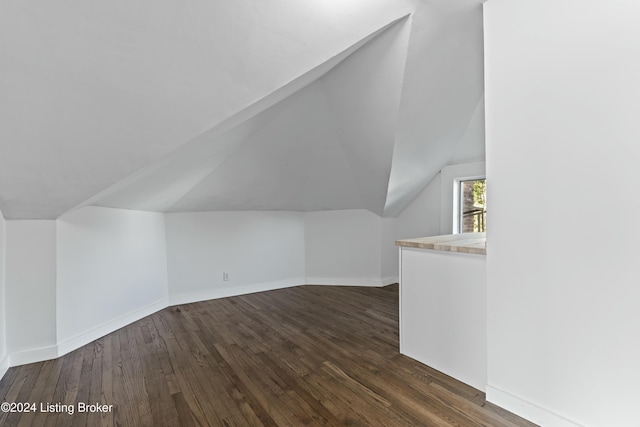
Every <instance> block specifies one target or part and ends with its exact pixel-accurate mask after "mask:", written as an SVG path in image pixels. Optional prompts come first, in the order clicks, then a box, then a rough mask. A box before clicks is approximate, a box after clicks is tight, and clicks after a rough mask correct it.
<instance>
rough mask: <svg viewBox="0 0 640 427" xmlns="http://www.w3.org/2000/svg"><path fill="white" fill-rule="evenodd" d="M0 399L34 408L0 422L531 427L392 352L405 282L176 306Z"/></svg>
mask: <svg viewBox="0 0 640 427" xmlns="http://www.w3.org/2000/svg"><path fill="white" fill-rule="evenodd" d="M0 398H1V399H2V400H3V401H6V402H16V403H18V402H22V403H30V404H33V403H35V404H36V405H37V408H36V409H37V410H36V411H35V412H31V413H0V425H2V426H13V425H19V426H172V427H173V426H302V425H326V426H385V427H389V426H392V427H393V426H463V427H468V426H491V427H499V426H511V427H513V426H533V424H531V423H528V422H527V421H524V420H522V419H521V418H518V417H516V416H515V415H513V414H510V413H508V412H506V411H504V410H502V409H500V408H498V407H496V406H493V405H491V404H489V403H486V402H485V397H484V394H483V393H481V392H479V391H478V390H475V389H473V388H471V387H469V386H466V385H464V384H462V383H460V382H458V381H455V380H453V379H452V378H450V377H448V376H446V375H444V374H442V373H440V372H438V371H435V370H433V369H431V368H429V367H427V366H424V365H422V364H420V363H418V362H415V361H414V360H412V359H410V358H408V357H405V356H402V355H400V354H399V353H398V286H397V285H392V286H387V287H385V288H358V287H329V286H301V287H296V288H287V289H281V290H276V291H270V292H263V293H257V294H252V295H245V296H239V297H233V298H225V299H219V300H212V301H205V302H199V303H195V304H185V305H181V306H175V307H169V308H167V309H164V310H162V311H159V312H158V313H155V314H153V315H151V316H149V317H146V318H144V319H142V320H140V321H138V322H135V323H133V324H131V325H129V326H127V327H125V328H122V329H120V330H118V331H116V332H114V333H112V334H110V335H107V336H105V337H103V338H101V339H99V340H97V341H95V342H93V343H91V344H88V345H86V346H84V347H82V348H80V349H78V350H76V351H74V352H72V353H69V354H67V355H65V356H64V357H61V358H59V359H56V360H51V361H47V362H41V363H35V364H31V365H25V366H19V367H15V368H11V369H9V371H8V372H7V374H6V375H5V377H4V378H3V380H2V381H1V382H0ZM79 402H82V403H87V404H96V403H99V404H102V405H113V407H112V409H111V410H107V411H106V412H87V411H84V412H79V411H78V409H79ZM41 404H42V405H45V408H46V407H47V404H50V405H51V406H49V408H50V409H51V411H49V412H42V411H41V407H40V405H41ZM56 405H57V406H56ZM65 405H66V406H65ZM69 408H71V409H72V410H73V411H72V412H73V414H70V413H69V412H71V411H70V410H69ZM106 408H108V406H107V407H106ZM56 410H58V412H56Z"/></svg>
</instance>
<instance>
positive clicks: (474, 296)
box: [400, 247, 487, 391]
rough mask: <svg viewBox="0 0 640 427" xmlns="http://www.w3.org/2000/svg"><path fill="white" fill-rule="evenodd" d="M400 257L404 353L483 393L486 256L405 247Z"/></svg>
mask: <svg viewBox="0 0 640 427" xmlns="http://www.w3.org/2000/svg"><path fill="white" fill-rule="evenodd" d="M401 258H402V273H401V280H402V282H401V284H400V352H401V353H402V354H406V355H407V356H409V357H412V358H414V359H416V360H418V361H419V362H422V363H424V364H426V365H429V366H431V367H432V368H435V369H437V370H439V371H441V372H444V373H445V374H447V375H450V376H452V377H454V378H456V379H458V380H460V381H462V382H464V383H466V384H469V385H471V386H473V387H475V388H477V389H479V390H483V391H484V390H485V386H486V384H487V338H486V315H487V312H486V258H485V256H484V255H471V254H462V253H451V252H440V251H431V250H423V249H414V248H405V247H403V248H402V250H401Z"/></svg>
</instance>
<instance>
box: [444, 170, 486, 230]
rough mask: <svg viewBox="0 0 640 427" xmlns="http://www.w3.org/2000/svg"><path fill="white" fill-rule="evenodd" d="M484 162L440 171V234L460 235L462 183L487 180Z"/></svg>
mask: <svg viewBox="0 0 640 427" xmlns="http://www.w3.org/2000/svg"><path fill="white" fill-rule="evenodd" d="M486 175H487V174H486V166H485V162H484V161H477V162H469V163H459V164H454V165H447V166H445V167H444V168H442V170H441V171H440V185H441V187H440V234H460V223H459V221H458V219H457V218H458V215H459V212H460V181H469V180H474V179H487V177H486Z"/></svg>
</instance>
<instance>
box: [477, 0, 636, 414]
mask: <svg viewBox="0 0 640 427" xmlns="http://www.w3.org/2000/svg"><path fill="white" fill-rule="evenodd" d="M638 22H640V2H633V1H626V0H610V1H606V2H602V1H600V0H581V1H575V0H489V2H488V3H486V4H485V32H486V33H485V41H486V75H487V81H486V99H487V179H488V180H489V185H488V191H489V194H488V202H489V204H490V207H491V208H490V214H491V224H490V227H489V228H488V235H487V240H488V248H487V249H488V255H487V262H488V265H487V268H488V313H489V314H488V333H489V337H488V357H489V359H488V360H489V364H488V368H489V372H488V384H489V387H488V393H487V397H488V399H489V400H490V401H493V402H495V403H497V404H499V405H500V406H503V407H505V408H506V409H509V410H511V411H514V412H517V413H520V414H522V415H524V416H526V417H527V418H529V419H531V420H532V421H534V422H537V423H539V424H542V425H545V426H564V425H575V424H579V425H585V426H638V425H640V409H639V406H638V402H640V388H639V387H638V381H639V380H640V364H639V363H638V361H639V360H640V340H638V331H640V310H639V309H638V303H639V301H640V286H638V278H639V277H640V263H639V262H638V259H640V246H639V245H638V241H639V240H640V231H638V227H637V224H638V212H640V198H639V197H638V182H640V168H639V167H638V165H639V164H640V144H639V143H638V141H640V126H638V117H640V103H639V102H638V100H640V80H639V78H638V76H640V44H639V43H638V40H640V26H638Z"/></svg>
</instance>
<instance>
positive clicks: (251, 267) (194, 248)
mask: <svg viewBox="0 0 640 427" xmlns="http://www.w3.org/2000/svg"><path fill="white" fill-rule="evenodd" d="M165 222H166V229H167V259H168V272H169V292H170V295H171V300H170V302H171V304H180V303H185V302H192V301H199V300H204V299H210V298H217V297H224V296H229V295H237V294H242V293H249V292H257V291H262V290H267V289H274V288H280V287H285V286H294V285H300V284H303V283H304V219H303V214H301V213H297V212H195V213H170V214H166V217H165ZM224 272H227V273H229V281H223V280H222V279H223V278H222V275H223V273H224Z"/></svg>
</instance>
